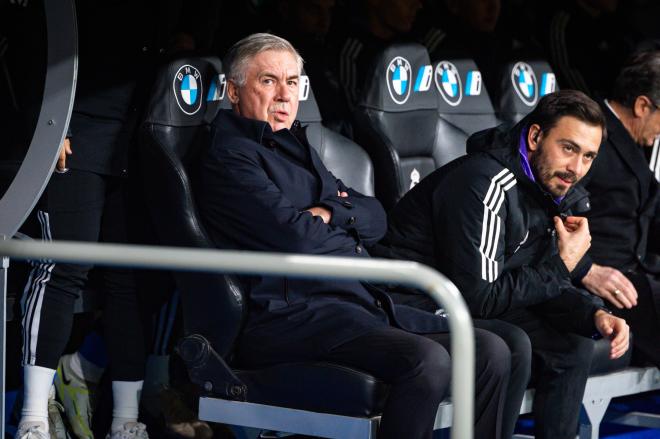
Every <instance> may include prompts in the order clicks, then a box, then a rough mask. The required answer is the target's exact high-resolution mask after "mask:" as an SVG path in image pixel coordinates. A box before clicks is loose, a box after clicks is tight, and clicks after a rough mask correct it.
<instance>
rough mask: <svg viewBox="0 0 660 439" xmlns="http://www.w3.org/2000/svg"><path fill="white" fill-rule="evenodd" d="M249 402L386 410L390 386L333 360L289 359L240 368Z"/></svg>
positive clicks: (341, 411) (351, 411)
mask: <svg viewBox="0 0 660 439" xmlns="http://www.w3.org/2000/svg"><path fill="white" fill-rule="evenodd" d="M235 373H236V375H237V376H238V377H239V378H240V379H241V380H242V381H243V382H244V383H245V384H246V385H247V387H248V391H247V400H248V401H249V402H254V403H259V404H268V405H275V406H279V407H289V408H295V409H301V410H308V411H313V412H324V413H333V414H337V415H344V416H359V417H370V416H374V415H378V414H380V413H381V412H382V410H383V406H384V403H385V399H386V397H387V393H388V391H389V386H387V384H385V383H383V382H382V381H379V380H378V379H376V378H374V377H373V376H371V375H369V374H367V373H364V372H361V371H358V370H355V369H351V368H349V367H345V366H340V365H337V364H331V363H322V362H318V363H288V364H279V365H277V366H271V367H268V368H264V369H259V370H250V371H246V370H237V371H235Z"/></svg>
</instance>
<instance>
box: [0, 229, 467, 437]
mask: <svg viewBox="0 0 660 439" xmlns="http://www.w3.org/2000/svg"><path fill="white" fill-rule="evenodd" d="M0 256H2V257H9V258H15V259H24V260H25V259H50V260H53V261H56V262H69V263H91V264H95V265H113V266H127V267H138V268H151V269H154V268H157V269H167V270H182V271H206V272H221V273H234V274H252V275H279V276H282V275H284V276H294V277H307V278H314V277H324V278H335V279H350V280H365V281H367V280H368V281H375V282H390V283H399V284H406V285H410V286H414V287H417V288H420V289H422V290H424V291H425V292H427V293H428V294H429V295H430V296H431V297H432V298H433V300H435V301H436V302H437V303H438V304H439V305H440V306H441V307H442V308H444V309H445V311H446V313H447V318H448V322H449V328H450V338H451V346H452V349H451V366H452V383H451V395H452V402H453V405H454V415H453V422H452V437H453V438H461V439H466V438H472V437H473V419H474V406H473V398H474V358H475V357H474V355H475V354H474V330H473V327H472V321H471V319H470V315H469V313H468V310H467V307H466V305H465V302H464V300H463V297H462V296H461V294H460V292H459V291H458V289H457V288H456V286H455V285H454V284H453V283H452V282H451V281H450V280H449V279H447V278H446V277H445V276H443V275H442V274H440V273H438V272H437V271H435V270H433V269H431V268H429V267H427V266H424V265H421V264H417V263H414V262H404V261H392V260H383V259H366V258H340V257H332V256H309V255H296V254H283V253H260V252H247V251H224V250H210V249H187V248H180V247H160V246H136V245H123V244H97V243H95V244H91V243H77V242H66V241H58V242H50V243H47V242H36V241H31V242H30V241H17V240H5V241H2V240H1V239H0ZM1 300H2V303H1V304H0V305H1V306H2V308H3V309H4V306H5V303H6V292H5V294H3V297H2V299H1ZM1 336H2V340H1V341H0V343H4V331H2V335H1ZM3 382H4V381H3ZM2 387H3V388H2V389H0V392H2V393H4V385H3V386H2Z"/></svg>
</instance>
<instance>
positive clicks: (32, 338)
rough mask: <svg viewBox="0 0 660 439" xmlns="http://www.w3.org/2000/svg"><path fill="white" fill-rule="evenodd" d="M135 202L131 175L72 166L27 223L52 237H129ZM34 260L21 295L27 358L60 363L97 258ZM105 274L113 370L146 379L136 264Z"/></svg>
mask: <svg viewBox="0 0 660 439" xmlns="http://www.w3.org/2000/svg"><path fill="white" fill-rule="evenodd" d="M128 203H129V198H128V193H127V183H126V181H125V180H123V179H119V178H114V177H107V176H102V175H98V174H95V173H92V172H85V171H78V170H74V169H71V170H69V172H67V173H65V174H53V176H52V178H51V180H50V182H49V183H48V186H47V188H46V190H45V193H44V195H43V197H42V199H41V200H40V201H39V204H38V205H37V207H36V208H35V209H34V211H33V212H32V214H31V215H30V217H29V218H28V220H27V221H26V223H25V224H24V226H23V228H22V230H21V231H22V232H23V233H25V234H27V235H28V236H30V237H32V238H33V239H41V240H45V241H50V240H71V241H86V242H97V241H105V242H116V243H125V242H129V233H130V230H131V225H130V223H129V221H128V219H127V218H128V216H127V211H128ZM30 264H31V266H32V267H31V270H30V274H29V278H28V281H27V283H26V285H25V290H24V292H23V297H22V301H21V305H22V310H23V364H26V365H27V364H30V365H37V366H42V367H47V368H51V369H55V368H57V363H58V361H59V358H60V356H61V355H62V352H63V351H64V349H65V347H66V344H67V341H68V339H69V335H70V333H71V326H72V322H73V310H74V302H75V300H76V298H77V297H78V296H79V295H80V294H81V292H82V291H83V289H84V287H85V285H86V283H87V280H88V274H89V272H90V270H91V269H92V266H91V265H76V264H64V263H54V262H51V261H48V260H39V261H31V262H30ZM100 275H101V276H100V279H101V286H102V292H103V293H104V298H105V307H104V310H105V311H104V332H105V337H106V341H107V346H108V354H109V359H110V364H109V371H110V376H111V378H112V379H113V380H120V381H137V380H141V379H143V376H144V362H145V353H144V351H145V349H144V339H143V332H142V325H141V322H140V315H139V311H138V303H137V298H136V282H135V275H134V272H133V271H132V270H129V269H123V268H103V269H102V271H101V272H100Z"/></svg>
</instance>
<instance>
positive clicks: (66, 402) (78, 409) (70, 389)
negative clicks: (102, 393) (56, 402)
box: [54, 354, 96, 439]
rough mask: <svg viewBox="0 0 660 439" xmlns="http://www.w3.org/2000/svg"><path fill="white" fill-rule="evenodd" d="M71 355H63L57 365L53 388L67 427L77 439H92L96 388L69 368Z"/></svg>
mask: <svg viewBox="0 0 660 439" xmlns="http://www.w3.org/2000/svg"><path fill="white" fill-rule="evenodd" d="M72 355H75V354H71V355H63V356H62V358H60V362H59V364H58V365H57V373H56V374H55V380H54V384H55V388H56V389H57V396H58V397H59V399H60V401H62V405H63V406H64V413H65V414H66V417H67V420H68V421H69V426H71V430H73V433H74V434H75V436H76V437H78V438H79V439H94V434H93V433H92V429H91V425H92V407H93V399H94V391H95V390H96V386H95V385H94V384H91V383H89V382H87V381H85V380H84V379H83V378H81V377H79V376H78V375H77V374H76V373H74V372H73V371H72V370H71V368H70V367H69V361H70V359H71V356H72Z"/></svg>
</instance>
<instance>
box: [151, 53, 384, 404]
mask: <svg viewBox="0 0 660 439" xmlns="http://www.w3.org/2000/svg"><path fill="white" fill-rule="evenodd" d="M221 72H222V66H221V63H220V61H219V60H218V59H216V58H211V57H205V58H179V59H176V60H173V61H171V62H170V63H169V64H168V65H167V66H166V67H165V68H163V69H162V70H161V72H160V73H159V75H158V77H157V78H156V81H155V84H154V90H153V91H152V96H151V100H150V102H149V107H148V111H147V116H146V119H145V121H144V123H143V124H142V128H141V139H140V140H141V141H140V164H141V170H142V174H143V176H144V187H145V198H146V202H147V205H148V207H149V210H150V212H151V217H152V220H153V223H154V227H155V230H156V233H157V235H158V238H159V241H160V243H162V244H164V245H171V246H185V247H201V248H214V247H215V246H214V245H213V243H212V242H211V240H210V239H209V237H208V235H207V233H206V231H205V229H204V226H203V224H202V222H201V221H200V218H199V217H198V213H197V208H196V204H195V198H194V183H195V170H196V169H197V166H198V157H199V155H200V152H201V151H203V149H204V148H208V146H209V142H210V122H211V121H212V120H213V119H214V118H215V116H216V114H217V112H218V109H219V108H227V106H228V104H227V103H226V100H225V98H224V95H225V93H224V92H225V85H226V84H225V78H224V75H223V74H222V73H221ZM317 111H318V109H317ZM310 125H311V123H310ZM321 128H322V127H321ZM320 131H321V132H322V133H323V132H324V131H323V130H320ZM328 139H334V137H331V136H330V135H328ZM324 143H326V144H328V146H327V150H328V151H334V150H333V146H332V144H333V142H331V141H325V142H324ZM337 144H338V145H344V144H343V142H338V143H337ZM344 146H345V145H344ZM349 148H353V146H351V147H349ZM356 154H357V156H360V155H359V153H356ZM330 156H331V154H330ZM350 157H353V155H350ZM362 157H363V158H364V157H366V154H365V153H364V152H362ZM364 170H365V169H362V171H364ZM367 170H368V169H367ZM173 276H174V278H175V281H176V284H177V287H178V289H179V291H180V293H181V301H182V305H183V313H184V319H183V320H184V330H185V333H186V336H187V337H186V338H185V339H184V343H183V344H181V345H180V347H179V353H180V354H181V356H182V357H183V358H184V360H185V361H186V362H187V364H188V372H189V374H190V377H191V380H193V382H195V383H197V384H199V385H201V386H204V385H206V383H211V384H212V390H211V391H210V393H211V394H212V395H213V396H216V397H220V398H225V399H238V400H242V401H250V402H256V403H264V404H274V405H278V406H281V407H290V408H297V409H304V410H314V411H321V412H325V411H327V412H329V413H334V414H341V415H347V416H351V415H352V416H370V415H372V414H376V413H378V412H379V411H380V410H381V409H382V407H383V404H384V401H385V396H386V394H387V386H386V385H385V384H384V383H382V382H379V381H378V380H376V379H375V378H374V377H372V376H370V375H368V374H365V373H363V372H360V371H357V370H353V369H351V368H348V367H343V366H339V365H334V364H329V363H313V362H310V363H295V364H281V365H277V366H272V367H266V368H263V369H259V370H250V371H246V370H240V371H239V370H234V369H232V368H231V367H230V366H228V364H230V363H231V358H232V352H233V350H234V345H235V343H236V340H237V338H238V335H239V333H240V330H241V327H242V324H243V320H244V318H245V314H246V303H247V301H248V297H247V295H246V293H245V291H244V290H243V287H242V284H241V282H240V281H238V280H237V279H235V278H234V277H233V276H227V275H220V274H213V273H195V272H176V273H173ZM209 309H211V310H213V312H212V313H209ZM203 316H207V317H208V318H202V317H203ZM193 334H198V335H200V336H201V337H198V336H196V335H193ZM207 342H208V343H207ZM206 391H209V389H206Z"/></svg>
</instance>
